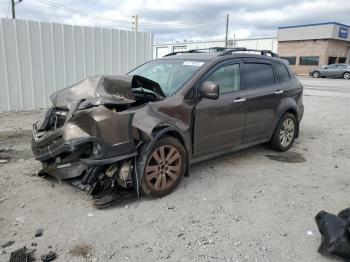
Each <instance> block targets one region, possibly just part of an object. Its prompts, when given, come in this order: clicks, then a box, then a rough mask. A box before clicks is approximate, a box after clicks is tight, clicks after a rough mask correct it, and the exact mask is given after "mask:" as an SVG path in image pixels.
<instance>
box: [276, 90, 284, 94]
mask: <svg viewBox="0 0 350 262" xmlns="http://www.w3.org/2000/svg"><path fill="white" fill-rule="evenodd" d="M283 93H284V90H276V91H275V94H276V95H280V94H283Z"/></svg>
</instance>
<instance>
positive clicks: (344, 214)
mask: <svg viewBox="0 0 350 262" xmlns="http://www.w3.org/2000/svg"><path fill="white" fill-rule="evenodd" d="M315 221H316V224H317V227H318V230H319V231H320V233H321V236H322V238H321V245H320V247H319V248H318V252H319V253H321V254H323V255H327V256H335V257H338V258H341V259H343V261H346V262H350V208H347V209H344V210H342V211H341V212H339V214H338V215H337V216H336V215H333V214H330V213H327V212H326V211H323V210H322V211H320V212H319V213H318V214H317V215H316V217H315Z"/></svg>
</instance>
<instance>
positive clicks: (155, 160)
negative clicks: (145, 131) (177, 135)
mask: <svg viewBox="0 0 350 262" xmlns="http://www.w3.org/2000/svg"><path fill="white" fill-rule="evenodd" d="M180 170H181V156H180V153H179V151H178V150H177V149H176V148H175V147H173V146H170V145H165V146H160V147H159V148H157V149H156V150H154V151H153V153H152V155H151V157H150V158H149V160H148V163H147V166H146V174H145V175H146V179H147V183H148V184H149V186H150V187H151V188H153V189H154V190H157V191H163V190H166V189H167V188H169V187H171V186H172V185H173V184H174V183H175V182H176V180H177V178H178V177H179V176H180Z"/></svg>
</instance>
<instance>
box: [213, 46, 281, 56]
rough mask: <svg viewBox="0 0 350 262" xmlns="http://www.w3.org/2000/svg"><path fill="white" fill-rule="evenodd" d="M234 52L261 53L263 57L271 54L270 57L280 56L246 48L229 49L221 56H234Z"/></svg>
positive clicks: (267, 51) (269, 51)
mask: <svg viewBox="0 0 350 262" xmlns="http://www.w3.org/2000/svg"><path fill="white" fill-rule="evenodd" d="M234 52H256V53H260V54H261V55H266V56H267V55H268V54H269V55H270V56H273V57H278V54H276V53H274V52H272V51H271V50H258V49H248V48H245V47H236V48H227V50H226V51H224V52H223V53H221V54H220V55H219V56H224V55H232V53H234Z"/></svg>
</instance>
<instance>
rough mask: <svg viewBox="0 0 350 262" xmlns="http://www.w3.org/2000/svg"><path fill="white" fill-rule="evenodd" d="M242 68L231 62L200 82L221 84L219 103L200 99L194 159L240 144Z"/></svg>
mask: <svg viewBox="0 0 350 262" xmlns="http://www.w3.org/2000/svg"><path fill="white" fill-rule="evenodd" d="M240 71H241V65H240V61H239V60H232V61H229V62H225V63H222V64H219V65H218V66H216V67H214V69H212V70H211V71H210V72H209V73H208V74H207V75H206V76H205V77H204V78H203V79H202V80H201V81H200V82H199V86H200V85H201V83H203V82H205V81H212V82H216V83H218V84H219V90H220V95H219V98H218V99H217V100H209V99H204V98H203V99H201V100H200V101H199V102H198V104H197V106H196V111H195V120H194V156H195V157H198V156H202V155H206V154H210V153H217V152H219V151H223V150H227V149H231V148H232V147H234V146H236V145H238V144H241V142H242V138H243V131H244V122H245V114H246V103H245V99H244V97H243V95H244V94H243V93H244V92H245V91H242V90H241V77H240V76H241V72H240Z"/></svg>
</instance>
